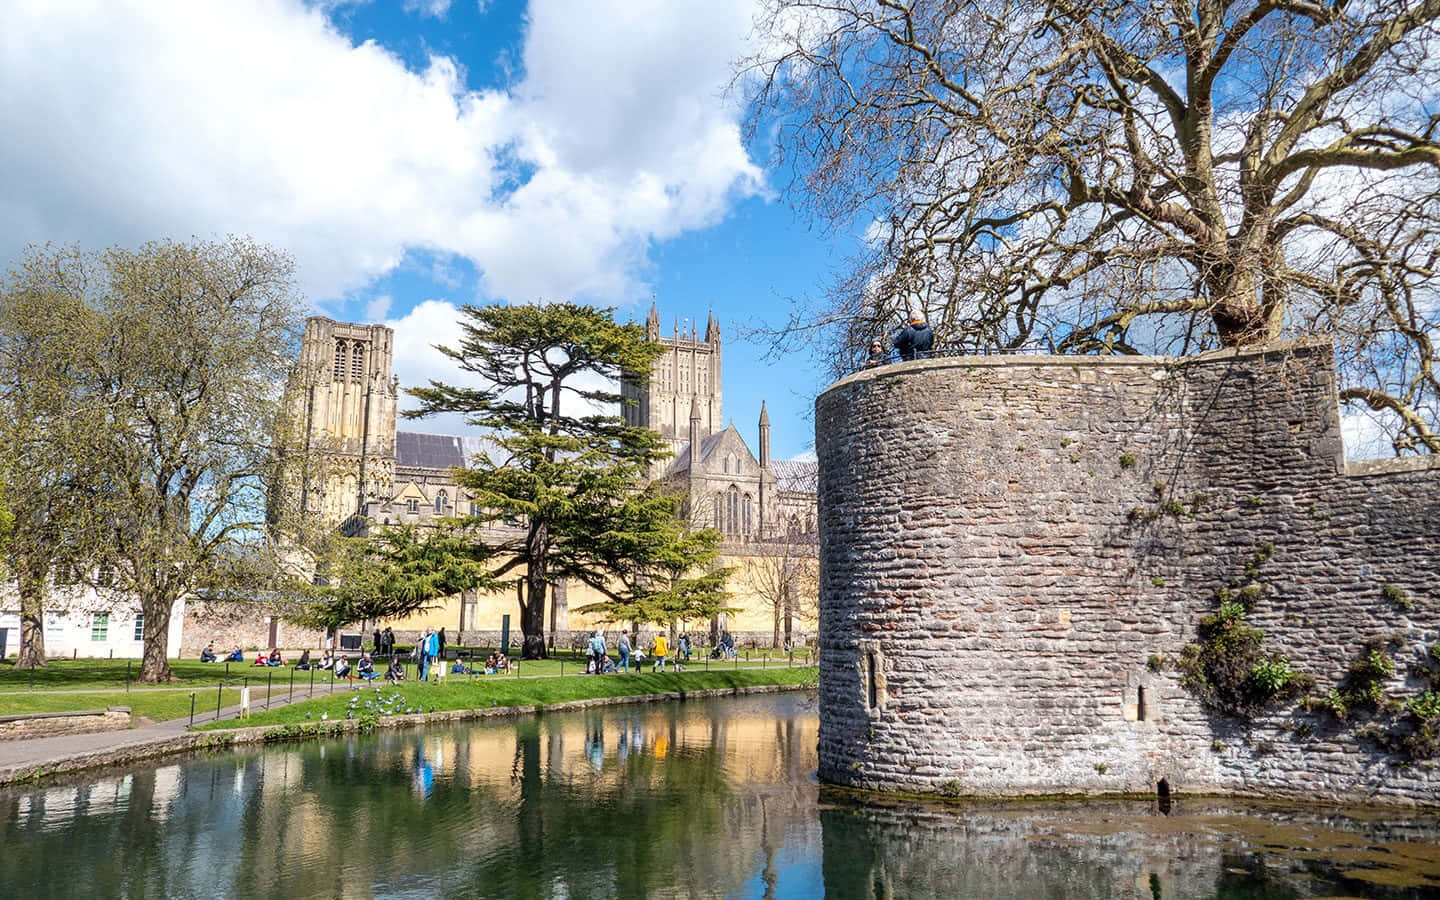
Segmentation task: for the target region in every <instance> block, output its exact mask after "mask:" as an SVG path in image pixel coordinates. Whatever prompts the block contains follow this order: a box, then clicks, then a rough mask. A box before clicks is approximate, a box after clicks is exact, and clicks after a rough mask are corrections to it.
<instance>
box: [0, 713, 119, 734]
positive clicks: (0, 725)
mask: <svg viewBox="0 0 1440 900" xmlns="http://www.w3.org/2000/svg"><path fill="white" fill-rule="evenodd" d="M129 727H130V707H128V706H112V707H109V708H108V709H93V710H82V711H77V712H56V713H24V714H21V715H17V716H0V741H20V740H24V739H26V738H41V737H58V736H59V735H62V734H89V733H91V732H94V731H119V730H121V729H123V728H129Z"/></svg>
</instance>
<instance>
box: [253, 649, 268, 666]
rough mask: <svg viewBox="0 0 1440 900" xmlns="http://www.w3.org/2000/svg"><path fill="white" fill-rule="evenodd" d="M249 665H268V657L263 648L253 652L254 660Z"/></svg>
mask: <svg viewBox="0 0 1440 900" xmlns="http://www.w3.org/2000/svg"><path fill="white" fill-rule="evenodd" d="M250 665H251V667H254V666H268V665H270V657H269V656H267V655H266V653H265V651H264V650H260V651H257V652H256V653H255V661H254V662H253V663H251V664H250Z"/></svg>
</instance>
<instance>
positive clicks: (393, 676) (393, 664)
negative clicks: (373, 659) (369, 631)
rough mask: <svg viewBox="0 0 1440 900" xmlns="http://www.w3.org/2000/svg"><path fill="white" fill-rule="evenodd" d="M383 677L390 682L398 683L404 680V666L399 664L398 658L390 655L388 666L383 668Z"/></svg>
mask: <svg viewBox="0 0 1440 900" xmlns="http://www.w3.org/2000/svg"><path fill="white" fill-rule="evenodd" d="M385 679H386V680H387V681H389V682H390V683H391V684H399V683H400V682H402V681H404V680H405V668H404V667H403V666H401V665H400V660H398V659H396V658H395V657H393V656H392V657H390V666H389V668H387V669H386V670H385Z"/></svg>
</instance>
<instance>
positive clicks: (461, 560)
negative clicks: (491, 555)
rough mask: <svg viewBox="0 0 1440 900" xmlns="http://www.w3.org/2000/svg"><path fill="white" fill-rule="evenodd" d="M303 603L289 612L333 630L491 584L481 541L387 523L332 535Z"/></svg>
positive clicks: (450, 530)
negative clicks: (361, 532)
mask: <svg viewBox="0 0 1440 900" xmlns="http://www.w3.org/2000/svg"><path fill="white" fill-rule="evenodd" d="M319 550H320V553H319V555H318V558H317V560H316V563H317V566H316V572H317V574H318V575H319V576H320V577H318V578H316V579H314V581H313V582H309V583H304V584H302V585H300V593H301V594H302V596H303V597H304V602H302V603H300V604H299V605H297V606H296V607H295V608H294V609H293V610H292V611H291V612H290V613H289V615H288V616H287V618H289V619H291V620H293V621H296V622H300V623H302V624H306V625H313V626H315V627H317V628H323V629H325V630H326V631H333V630H334V629H337V628H339V627H340V626H342V625H348V624H350V623H352V622H353V623H360V625H361V628H362V630H363V629H364V624H365V623H366V622H374V621H378V620H380V619H398V618H403V617H404V616H408V615H410V614H412V613H416V612H421V611H423V610H426V609H429V608H431V607H432V606H434V605H435V604H436V603H438V602H439V601H440V600H441V599H443V598H445V597H448V596H450V595H452V594H458V593H460V592H461V591H468V590H472V589H475V588H485V587H492V586H493V580H492V578H491V575H490V572H489V569H488V566H487V563H488V558H487V557H486V555H485V547H484V546H483V545H477V544H476V543H474V542H473V541H471V540H470V539H469V538H468V537H467V536H466V535H465V534H463V533H462V532H461V531H460V530H459V529H457V528H455V527H453V526H450V525H445V526H441V527H439V528H430V529H426V530H425V532H424V533H423V534H422V533H420V532H419V531H417V529H415V528H414V527H413V526H399V527H395V528H386V529H383V530H381V531H378V532H377V533H376V534H374V535H372V536H368V537H345V536H343V535H340V534H339V533H332V534H330V535H329V542H328V546H325V547H322V548H319Z"/></svg>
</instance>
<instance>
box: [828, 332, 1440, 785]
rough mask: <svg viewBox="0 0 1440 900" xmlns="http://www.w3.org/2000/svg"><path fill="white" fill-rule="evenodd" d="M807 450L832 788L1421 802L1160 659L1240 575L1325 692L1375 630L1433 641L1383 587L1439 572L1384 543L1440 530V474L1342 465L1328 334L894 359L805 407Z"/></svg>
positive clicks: (1429, 585) (1348, 749)
mask: <svg viewBox="0 0 1440 900" xmlns="http://www.w3.org/2000/svg"><path fill="white" fill-rule="evenodd" d="M816 451H817V454H818V457H819V487H820V490H819V509H820V538H821V540H820V559H821V585H820V648H821V668H820V742H819V762H820V777H821V778H822V779H824V780H826V781H830V782H836V783H840V784H847V785H852V786H856V787H862V788H870V789H877V790H905V791H919V792H935V793H942V794H954V795H961V794H963V795H1027V794H1053V793H1106V792H1129V793H1138V792H1147V793H1148V792H1153V791H1155V790H1157V788H1159V789H1162V790H1163V789H1168V788H1171V787H1173V788H1175V789H1177V790H1180V789H1184V790H1192V791H1198V790H1216V791H1236V792H1250V791H1254V792H1259V793H1266V794H1273V795H1284V794H1292V795H1304V796H1329V797H1355V796H1366V797H1371V798H1373V797H1375V796H1376V795H1377V794H1381V793H1393V794H1395V795H1396V796H1397V797H1402V798H1403V797H1417V796H1421V795H1424V794H1425V793H1426V792H1429V791H1433V790H1434V789H1435V783H1434V781H1435V779H1436V777H1437V776H1434V775H1425V774H1423V773H1419V772H1418V770H1415V771H1411V770H1406V771H1404V772H1403V773H1397V772H1396V770H1395V767H1393V766H1385V765H1382V764H1381V763H1382V762H1383V760H1380V759H1379V758H1378V757H1377V756H1376V752H1375V751H1374V750H1373V748H1372V749H1371V750H1366V749H1365V746H1366V745H1364V744H1363V743H1362V742H1357V741H1354V740H1352V739H1351V738H1350V737H1348V736H1347V735H1345V734H1330V735H1328V738H1330V739H1329V740H1328V742H1327V743H1325V744H1323V745H1317V744H1314V743H1309V741H1311V738H1305V739H1303V740H1302V739H1301V737H1300V736H1301V735H1303V734H1307V733H1312V734H1313V733H1325V730H1326V728H1327V727H1329V726H1327V725H1326V724H1325V723H1324V722H1323V721H1320V720H1319V719H1317V720H1316V721H1315V722H1313V723H1312V722H1310V721H1309V719H1308V718H1306V719H1305V721H1304V722H1301V721H1300V720H1301V719H1302V718H1305V717H1306V716H1307V715H1308V714H1305V713H1303V712H1301V711H1298V710H1295V709H1290V710H1287V711H1284V712H1283V716H1281V715H1279V714H1277V717H1272V718H1265V717H1264V716H1262V717H1259V718H1257V719H1256V720H1254V721H1245V722H1240V721H1235V720H1230V719H1227V718H1226V717H1224V716H1220V715H1218V714H1216V713H1215V712H1213V711H1212V710H1210V709H1207V708H1206V707H1203V706H1201V705H1200V704H1199V703H1198V702H1197V701H1196V700H1195V699H1194V698H1193V696H1192V695H1191V694H1190V692H1189V691H1187V690H1186V689H1185V688H1184V687H1182V685H1181V675H1180V673H1179V672H1177V671H1176V667H1175V664H1174V661H1175V660H1176V659H1178V658H1180V656H1181V655H1182V653H1183V650H1184V648H1185V646H1186V644H1187V643H1189V642H1192V641H1194V640H1195V639H1196V637H1195V622H1196V620H1197V619H1198V618H1199V617H1200V616H1202V615H1205V614H1207V613H1210V612H1214V610H1215V608H1216V600H1215V598H1216V596H1217V593H1220V592H1221V589H1222V588H1223V587H1224V586H1225V585H1236V584H1243V583H1247V582H1251V581H1253V582H1255V583H1257V584H1260V585H1261V587H1260V588H1259V589H1257V596H1262V597H1263V599H1262V600H1260V602H1258V603H1256V604H1255V605H1254V608H1253V609H1252V610H1250V611H1249V613H1248V615H1249V619H1248V621H1249V622H1250V623H1251V624H1253V625H1255V626H1256V627H1258V628H1260V629H1261V630H1263V631H1264V633H1265V642H1266V643H1265V648H1266V650H1267V652H1270V651H1273V652H1276V653H1284V654H1285V655H1286V656H1287V658H1288V660H1289V662H1290V664H1291V665H1292V666H1293V667H1294V668H1295V670H1296V671H1299V672H1308V673H1311V674H1313V675H1315V676H1316V677H1318V678H1319V679H1320V687H1319V690H1320V692H1321V693H1322V694H1323V692H1324V690H1325V689H1326V688H1327V687H1329V686H1331V685H1332V684H1333V683H1334V679H1336V678H1338V677H1343V673H1344V671H1345V667H1346V665H1347V664H1348V663H1349V660H1350V657H1351V656H1352V655H1353V653H1354V652H1357V651H1358V648H1360V647H1361V646H1362V645H1363V644H1364V641H1365V640H1366V639H1368V638H1370V637H1373V636H1374V635H1375V634H1381V635H1385V634H1394V633H1397V631H1401V632H1405V633H1407V634H1408V633H1412V632H1413V636H1414V638H1415V641H1414V642H1413V643H1414V644H1415V648H1418V649H1414V653H1415V654H1421V655H1423V652H1424V648H1425V646H1426V645H1425V643H1424V642H1425V639H1426V637H1427V635H1430V634H1431V633H1432V632H1434V631H1435V629H1436V628H1437V627H1440V615H1437V614H1435V611H1434V610H1433V609H1432V610H1430V611H1428V612H1425V613H1424V619H1425V621H1424V622H1421V621H1420V619H1418V618H1416V616H1417V615H1419V614H1420V613H1419V610H1420V607H1419V606H1418V605H1416V606H1415V609H1414V610H1413V611H1410V612H1406V613H1403V614H1402V613H1400V612H1397V610H1396V608H1395V604H1394V603H1389V604H1387V603H1385V602H1384V601H1383V598H1382V596H1381V586H1382V582H1383V583H1389V582H1390V581H1391V580H1392V579H1393V580H1394V583H1395V584H1400V585H1402V586H1403V587H1405V589H1406V590H1409V591H1412V592H1414V594H1415V596H1420V595H1421V594H1430V593H1434V594H1436V595H1437V597H1440V567H1434V566H1425V567H1419V568H1417V567H1416V566H1415V565H1412V564H1410V563H1409V562H1407V561H1406V558H1407V556H1408V554H1407V553H1397V552H1396V551H1395V546H1394V545H1395V543H1396V542H1397V541H1398V542H1399V543H1400V544H1401V545H1404V546H1409V547H1414V548H1416V549H1415V553H1416V554H1417V555H1418V556H1421V557H1423V556H1424V553H1423V552H1422V551H1421V550H1420V549H1419V548H1422V547H1424V546H1426V545H1427V544H1428V545H1429V546H1431V547H1432V548H1433V546H1434V545H1435V544H1434V542H1436V541H1440V524H1437V522H1440V500H1437V499H1436V495H1437V494H1440V492H1437V491H1436V490H1435V488H1436V484H1437V482H1436V476H1437V474H1440V466H1434V465H1429V464H1423V465H1421V464H1416V465H1414V466H1411V467H1410V468H1408V469H1405V468H1404V467H1403V466H1402V467H1400V468H1399V469H1396V471H1393V472H1387V473H1385V474H1384V475H1383V476H1382V475H1381V474H1379V473H1376V472H1373V471H1369V470H1367V471H1365V472H1360V471H1358V470H1355V469H1354V467H1352V468H1351V470H1349V471H1347V468H1346V464H1345V462H1344V460H1343V452H1342V446H1341V442H1340V434H1339V425H1338V412H1337V409H1336V401H1335V387H1334V374H1333V362H1332V359H1331V355H1330V351H1329V348H1328V347H1326V346H1323V345H1315V344H1299V345H1291V346H1287V347H1284V348H1268V349H1267V350H1265V351H1261V352H1250V353H1236V352H1233V351H1226V352H1221V353H1217V354H1210V355H1207V356H1203V357H1196V358H1193V359H1188V360H1176V359H1161V358H1134V357H1132V358H1113V357H1112V358H1094V357H1054V356H1037V357H1025V356H1012V357H988V358H987V357H967V358H958V359H937V360H924V361H916V362H911V363H902V364H898V365H890V366H884V367H881V368H877V369H870V370H867V371H865V372H862V373H859V374H856V375H852V376H850V377H848V378H845V379H843V380H841V381H839V382H837V383H836V384H834V385H832V386H831V387H830V388H829V389H827V390H826V391H825V392H824V393H823V394H822V395H821V396H820V397H819V399H818V400H817V401H816ZM1402 469H1403V471H1402ZM1359 476H1363V477H1359ZM1409 558H1410V559H1411V560H1413V559H1414V558H1415V557H1414V556H1410V557H1409ZM1321 572H1323V573H1325V577H1323V578H1321V577H1316V576H1317V573H1321ZM1436 605H1440V604H1436ZM1407 629H1408V631H1407ZM1406 647H1407V648H1409V645H1408V644H1407V645H1406ZM1411 649H1413V648H1410V649H1402V650H1397V651H1396V654H1397V658H1398V657H1399V656H1403V655H1404V654H1407V653H1411ZM1419 658H1420V657H1419V656H1417V659H1419ZM1402 668H1403V667H1402ZM1402 688H1403V686H1401V685H1398V684H1397V686H1396V690H1397V691H1399V690H1401V689H1402ZM1287 717H1288V718H1287ZM1302 725H1303V726H1304V727H1301V726H1302ZM1329 731H1330V732H1334V731H1335V729H1334V728H1333V727H1329Z"/></svg>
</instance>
